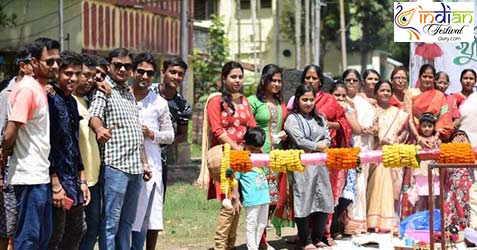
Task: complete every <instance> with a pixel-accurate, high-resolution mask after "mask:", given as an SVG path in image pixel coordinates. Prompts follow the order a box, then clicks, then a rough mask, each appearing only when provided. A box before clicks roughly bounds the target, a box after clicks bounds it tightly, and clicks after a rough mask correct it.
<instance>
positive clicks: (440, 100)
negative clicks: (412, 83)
mask: <svg viewBox="0 0 477 250" xmlns="http://www.w3.org/2000/svg"><path fill="white" fill-rule="evenodd" d="M435 75H436V69H435V68H434V66H432V65H430V64H424V65H422V67H421V68H420V70H419V80H420V82H421V84H420V86H419V88H418V89H416V91H417V93H418V94H417V95H416V96H414V97H412V98H410V101H408V100H406V101H407V102H406V103H405V105H404V106H405V111H406V112H408V113H410V114H412V116H413V117H414V119H413V124H411V132H412V134H413V136H414V138H415V139H416V140H417V142H418V143H419V144H421V145H422V146H423V147H425V148H430V147H431V144H433V143H434V142H432V141H427V140H421V138H420V136H419V133H418V131H417V129H416V128H417V127H418V126H419V117H421V115H422V114H423V113H425V112H430V113H432V114H434V116H436V117H438V119H437V123H436V132H437V133H436V139H437V138H441V139H442V140H446V139H447V138H449V135H450V133H451V132H452V130H453V127H454V126H453V124H452V114H451V113H450V111H449V106H448V105H447V98H446V97H445V95H444V94H443V93H442V92H441V91H439V90H436V89H434V76H435Z"/></svg>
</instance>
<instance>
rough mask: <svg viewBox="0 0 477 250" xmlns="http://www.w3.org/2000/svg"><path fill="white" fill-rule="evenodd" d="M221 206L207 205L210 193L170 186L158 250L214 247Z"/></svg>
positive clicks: (192, 187) (190, 186)
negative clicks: (163, 229) (163, 228)
mask: <svg viewBox="0 0 477 250" xmlns="http://www.w3.org/2000/svg"><path fill="white" fill-rule="evenodd" d="M219 209H220V205H219V202H218V201H216V200H211V201H207V190H201V189H199V188H197V187H195V186H192V185H190V184H184V183H177V184H174V185H172V186H168V188H167V194H166V201H165V204H164V211H163V213H164V227H165V231H164V233H163V234H161V235H160V236H159V241H158V244H157V245H158V248H157V249H181V248H184V247H186V248H187V247H193V248H190V249H208V248H210V247H213V241H214V233H215V226H216V222H217V216H218V214H219Z"/></svg>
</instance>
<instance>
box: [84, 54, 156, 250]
mask: <svg viewBox="0 0 477 250" xmlns="http://www.w3.org/2000/svg"><path fill="white" fill-rule="evenodd" d="M108 59H109V63H110V69H109V75H108V76H106V79H105V81H106V82H107V83H108V84H109V85H110V87H111V96H109V97H108V96H106V95H105V94H104V93H103V92H101V91H95V92H94V94H93V96H92V100H91V103H90V108H89V112H90V116H91V119H90V126H91V128H93V130H94V131H95V133H96V139H97V140H98V141H99V143H100V154H101V159H102V162H103V163H104V166H103V170H104V183H103V210H102V211H103V213H102V220H101V226H100V227H101V228H100V235H99V245H100V249H108V250H109V249H111V250H113V249H130V247H131V241H130V237H131V223H132V222H133V221H134V218H135V216H136V209H137V202H138V198H139V192H140V191H141V187H142V181H143V179H144V180H149V179H150V178H151V172H150V170H149V167H148V166H147V159H145V155H144V154H143V141H144V137H143V133H142V127H141V124H140V122H139V112H138V109H137V106H136V100H135V98H134V96H133V94H132V93H131V92H130V91H129V88H128V85H127V80H128V79H129V77H130V76H131V71H132V68H133V65H132V55H131V53H130V52H129V51H128V50H126V49H124V48H118V49H114V50H112V51H111V52H110V53H109V58H108Z"/></svg>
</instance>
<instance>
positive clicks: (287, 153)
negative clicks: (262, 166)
mask: <svg viewBox="0 0 477 250" xmlns="http://www.w3.org/2000/svg"><path fill="white" fill-rule="evenodd" d="M303 153H305V151H303V150H298V149H289V150H280V149H276V150H273V151H271V152H270V154H269V156H270V163H269V166H270V168H271V169H272V171H273V172H275V173H278V172H286V171H287V170H288V171H298V172H303V171H305V167H304V166H303V165H302V164H301V158H300V155H301V154H303Z"/></svg>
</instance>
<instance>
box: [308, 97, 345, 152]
mask: <svg viewBox="0 0 477 250" xmlns="http://www.w3.org/2000/svg"><path fill="white" fill-rule="evenodd" d="M315 110H316V112H317V113H318V114H320V115H323V116H324V117H325V118H326V120H327V121H330V122H338V123H339V124H340V126H341V128H340V129H338V130H336V129H330V136H331V147H332V148H348V147H350V143H351V127H350V126H349V124H348V121H347V120H346V117H345V111H344V109H343V107H341V105H340V104H339V103H338V102H337V101H336V98H335V97H334V96H332V95H331V94H328V93H325V92H323V91H320V92H318V94H316V97H315Z"/></svg>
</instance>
